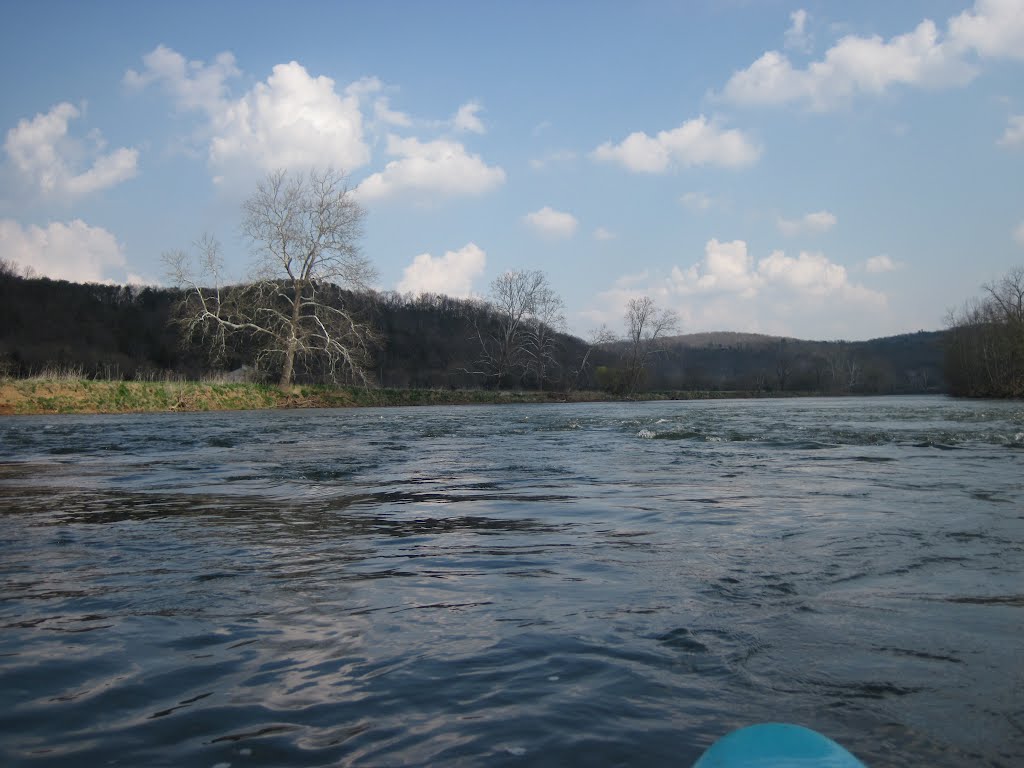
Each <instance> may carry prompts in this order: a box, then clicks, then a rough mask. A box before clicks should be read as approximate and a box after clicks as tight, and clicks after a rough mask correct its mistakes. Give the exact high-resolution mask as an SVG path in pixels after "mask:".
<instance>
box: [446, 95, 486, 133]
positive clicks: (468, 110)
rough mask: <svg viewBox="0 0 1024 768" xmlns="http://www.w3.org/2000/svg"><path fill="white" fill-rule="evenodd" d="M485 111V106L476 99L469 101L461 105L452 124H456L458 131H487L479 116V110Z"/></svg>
mask: <svg viewBox="0 0 1024 768" xmlns="http://www.w3.org/2000/svg"><path fill="white" fill-rule="evenodd" d="M481 111H483V107H482V106H481V105H480V104H478V103H476V102H475V101H470V102H467V103H466V104H463V105H462V106H461V107H459V111H458V112H456V113H455V117H454V118H453V119H452V124H453V125H454V126H455V130H457V131H466V132H469V133H487V129H486V128H485V127H484V124H483V121H481V120H480V118H479V117H477V112H481Z"/></svg>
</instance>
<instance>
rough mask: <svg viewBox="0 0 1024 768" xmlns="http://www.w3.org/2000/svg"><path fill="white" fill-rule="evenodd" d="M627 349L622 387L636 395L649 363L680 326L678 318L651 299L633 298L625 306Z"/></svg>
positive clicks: (630, 393)
mask: <svg viewBox="0 0 1024 768" xmlns="http://www.w3.org/2000/svg"><path fill="white" fill-rule="evenodd" d="M625 320H626V328H627V334H628V335H627V336H626V346H625V356H624V366H623V367H624V370H623V382H622V388H623V392H624V393H625V394H626V395H632V394H634V393H635V392H636V391H637V389H638V388H639V387H640V382H641V381H643V377H644V374H645V373H646V371H647V363H648V361H649V360H650V358H651V356H652V355H653V354H655V353H656V352H657V351H658V350H659V349H660V346H661V343H662V341H663V340H664V338H665V337H666V336H668V335H669V334H670V333H673V332H675V330H676V329H677V328H678V327H679V317H678V315H676V313H675V312H673V311H672V310H670V309H658V308H657V306H655V304H654V300H653V299H652V298H650V297H649V296H642V297H641V298H639V299H630V300H629V304H628V305H627V306H626V316H625Z"/></svg>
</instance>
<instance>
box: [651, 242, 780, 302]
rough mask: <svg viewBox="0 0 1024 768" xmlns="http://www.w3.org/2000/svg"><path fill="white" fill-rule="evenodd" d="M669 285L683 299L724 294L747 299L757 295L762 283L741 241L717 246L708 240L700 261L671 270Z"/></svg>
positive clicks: (716, 243)
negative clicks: (708, 293) (722, 292)
mask: <svg viewBox="0 0 1024 768" xmlns="http://www.w3.org/2000/svg"><path fill="white" fill-rule="evenodd" d="M670 283H671V286H672V290H673V291H674V292H675V293H680V294H684V295H685V294H690V293H701V292H707V291H725V292H728V293H738V294H740V295H741V296H743V297H746V298H750V297H752V296H755V295H756V294H757V290H758V288H759V287H760V286H761V284H762V283H763V279H762V277H761V276H760V275H758V274H757V271H756V270H755V269H754V259H753V257H751V255H750V254H749V253H748V252H747V244H746V243H745V242H744V241H743V240H733V241H731V242H728V243H721V242H719V241H718V240H715V239H711V240H709V241H708V242H707V244H706V245H705V247H704V260H703V261H702V262H700V263H698V264H694V265H693V266H691V267H690V268H688V269H686V270H681V269H679V267H673V268H672V273H671V278H670Z"/></svg>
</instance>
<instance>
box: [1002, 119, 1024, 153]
mask: <svg viewBox="0 0 1024 768" xmlns="http://www.w3.org/2000/svg"><path fill="white" fill-rule="evenodd" d="M999 144H1000V146H1003V147H1009V148H1015V147H1024V115H1014V116H1013V117H1011V118H1010V120H1009V123H1008V124H1007V126H1006V131H1004V132H1003V135H1002V137H1001V138H1000V139H999Z"/></svg>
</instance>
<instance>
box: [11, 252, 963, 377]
mask: <svg viewBox="0 0 1024 768" xmlns="http://www.w3.org/2000/svg"><path fill="white" fill-rule="evenodd" d="M183 293H184V292H183V291H182V290H180V289H170V288H155V287H139V286H119V285H105V284H93V283H90V284H78V283H70V282H66V281H60V280H51V279H48V278H42V277H25V276H23V275H19V274H18V273H17V271H16V270H15V269H13V268H11V267H10V266H7V267H6V268H0V374H4V375H8V376H13V377H24V376H29V375H35V374H39V373H40V372H43V371H45V370H54V369H56V370H73V371H80V372H81V374H82V375H83V376H86V377H96V378H113V379H126V380H152V379H159V378H162V377H166V376H179V377H182V378H188V379H200V378H202V377H204V376H209V375H212V374H221V375H225V374H227V375H232V372H233V375H235V376H238V377H243V378H259V377H271V378H272V375H271V374H269V373H268V372H261V371H259V370H258V369H256V368H253V367H252V364H253V359H254V355H255V350H254V348H253V347H252V345H251V344H247V343H246V342H245V340H244V339H239V340H237V343H235V344H232V345H229V346H228V347H227V348H226V349H224V350H223V355H222V356H221V357H220V358H219V359H217V360H212V359H211V357H210V355H209V354H208V352H207V351H206V350H205V349H204V348H203V347H202V346H200V345H197V344H193V343H189V340H188V339H187V338H186V337H185V333H184V328H183V326H182V325H181V324H180V323H177V322H174V320H175V312H176V308H177V307H179V306H180V303H181V301H182V298H183ZM328 293H330V294H331V296H330V297H329V300H330V301H332V302H334V303H338V304H343V305H344V306H347V307H349V308H350V309H351V310H352V311H353V312H355V313H356V314H358V315H359V316H360V317H362V318H364V320H365V322H366V323H367V325H368V326H369V327H370V328H371V329H372V330H373V334H372V335H373V338H374V339H375V342H374V344H373V346H372V349H371V350H370V359H369V360H368V361H367V364H366V370H367V374H368V375H367V383H368V384H369V385H371V386H381V387H391V388H406V387H409V388H453V389H470V388H493V387H500V388H508V389H539V388H544V389H552V390H559V391H567V390H575V389H586V390H606V391H609V392H614V393H617V394H628V393H627V392H625V385H624V383H623V378H624V376H625V374H626V369H627V367H628V358H629V353H630V342H629V340H628V339H618V340H616V339H610V338H609V337H607V336H605V337H604V338H599V339H594V340H590V341H586V340H584V339H580V338H578V337H576V336H572V335H570V334H566V333H561V332H552V333H551V338H550V340H549V341H548V342H547V349H548V352H549V354H548V355H547V362H546V364H545V365H544V366H538V365H536V364H534V362H533V361H534V358H533V357H530V356H522V357H521V358H519V359H516V357H515V356H512V358H511V359H510V361H509V364H508V366H507V370H503V371H501V372H500V375H496V370H495V369H494V368H493V367H488V366H487V365H485V363H486V362H487V360H486V357H487V356H486V355H485V352H486V350H485V349H484V341H486V340H488V339H491V338H494V337H495V336H497V335H499V334H500V333H501V331H502V326H503V324H504V323H505V322H506V318H505V317H504V315H503V313H502V311H501V310H500V309H499V308H498V307H497V306H495V304H494V303H492V302H488V301H483V300H466V299H456V298H452V297H449V296H443V295H436V294H426V295H420V296H415V297H414V296H409V295H400V294H397V293H393V292H372V291H363V292H352V291H344V290H342V289H340V288H336V287H332V288H331V289H330V290H329V291H328ZM944 338H945V334H944V333H943V332H920V333H915V334H909V335H902V336H894V337H889V338H883V339H875V340H872V341H860V342H841V341H832V342H824V341H802V340H798V339H791V338H779V337H772V336H760V335H755V334H738V333H713V334H691V335H670V336H664V337H662V338H660V339H657V344H656V345H655V346H653V347H652V348H651V349H649V350H648V351H647V352H648V354H649V357H648V358H647V360H646V364H645V366H644V370H643V372H642V375H641V376H640V378H639V381H638V382H637V386H636V389H637V391H654V390H657V391H665V392H671V391H718V392H729V391H737V392H748V393H787V392H791V393H823V394H843V393H853V394H895V393H922V392H942V391H946V389H947V384H946V379H945V378H944V357H943V355H944ZM957 338H961V337H959V336H958V337H957ZM482 340H483V341H482ZM962 348H963V345H962V344H961V345H960V346H958V347H957V349H962ZM324 379H325V371H323V370H322V369H319V368H317V366H316V364H315V363H313V364H310V365H306V366H303V367H301V368H300V369H297V371H296V380H297V381H302V382H318V381H322V380H324Z"/></svg>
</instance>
